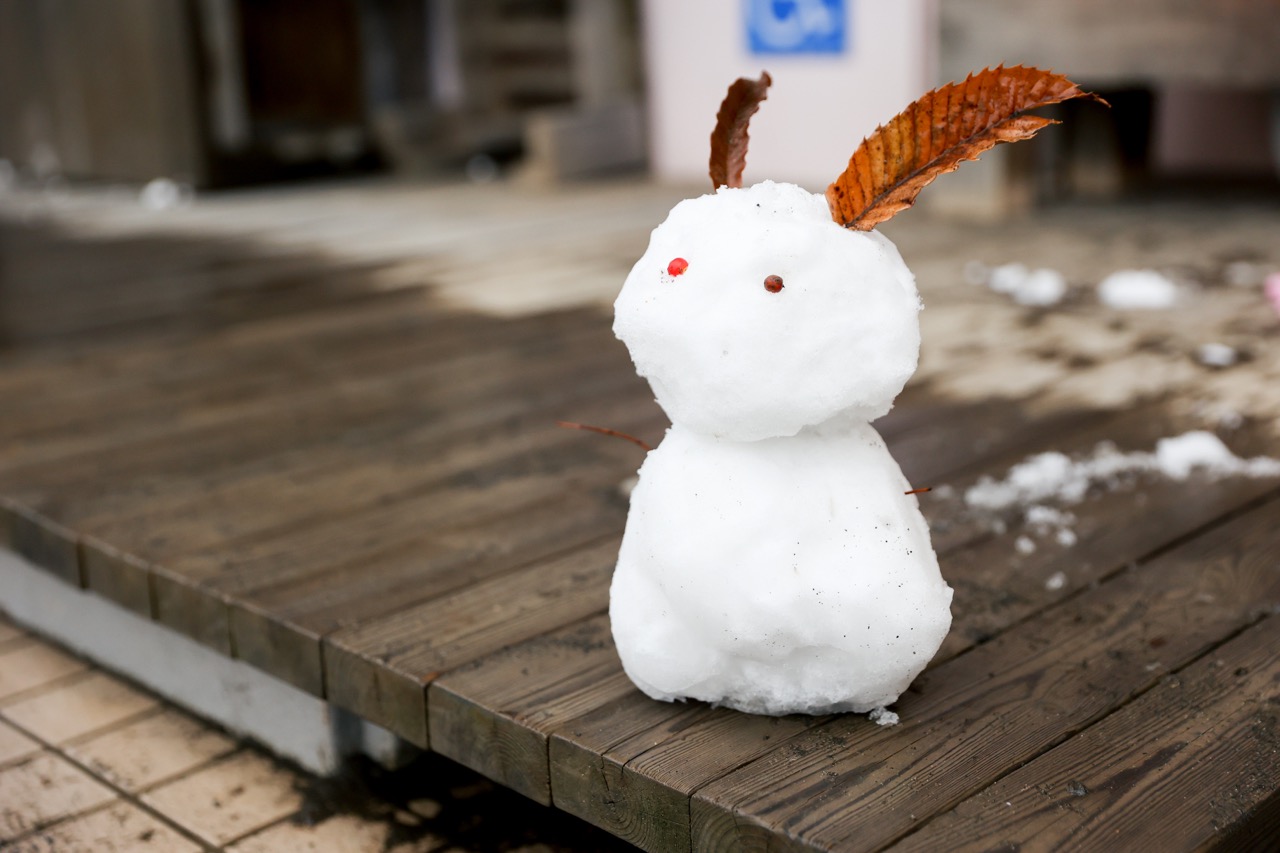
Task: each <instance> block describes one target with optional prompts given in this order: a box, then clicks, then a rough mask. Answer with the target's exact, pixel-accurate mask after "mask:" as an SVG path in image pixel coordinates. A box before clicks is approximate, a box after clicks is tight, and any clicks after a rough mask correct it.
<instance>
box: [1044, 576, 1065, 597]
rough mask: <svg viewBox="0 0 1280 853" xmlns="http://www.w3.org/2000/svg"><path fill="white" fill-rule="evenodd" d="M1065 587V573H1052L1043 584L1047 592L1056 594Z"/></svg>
mask: <svg viewBox="0 0 1280 853" xmlns="http://www.w3.org/2000/svg"><path fill="white" fill-rule="evenodd" d="M1066 585H1067V575H1066V573H1065V572H1054V573H1053V574H1051V575H1049V579H1048V580H1046V581H1045V582H1044V588H1045V589H1047V590H1048V591H1049V592H1057V591H1058V590H1060V589H1062V588H1063V587H1064V586H1066Z"/></svg>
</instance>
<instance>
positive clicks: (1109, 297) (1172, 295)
mask: <svg viewBox="0 0 1280 853" xmlns="http://www.w3.org/2000/svg"><path fill="white" fill-rule="evenodd" d="M1098 298H1099V299H1101V300H1102V302H1103V303H1104V304H1106V305H1109V306H1110V307H1112V308H1120V309H1125V310H1130V309H1138V310H1153V309H1158V308H1171V307H1173V305H1174V303H1176V302H1177V301H1178V286H1177V285H1176V284H1174V283H1173V282H1172V281H1170V280H1169V279H1168V278H1166V277H1165V276H1163V275H1161V274H1160V273H1158V272H1156V271H1155V270H1120V271H1118V272H1113V273H1112V274H1111V275H1109V276H1107V277H1106V278H1104V279H1103V280H1102V282H1101V283H1100V284H1099V285H1098Z"/></svg>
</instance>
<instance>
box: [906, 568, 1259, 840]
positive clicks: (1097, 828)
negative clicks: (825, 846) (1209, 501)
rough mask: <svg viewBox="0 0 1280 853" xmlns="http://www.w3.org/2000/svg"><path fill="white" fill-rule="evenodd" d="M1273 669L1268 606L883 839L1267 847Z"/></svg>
mask: <svg viewBox="0 0 1280 853" xmlns="http://www.w3.org/2000/svg"><path fill="white" fill-rule="evenodd" d="M1273 558H1274V559H1275V560H1277V562H1275V563H1273V565H1272V566H1271V569H1272V571H1273V572H1276V571H1280V554H1273ZM1278 674H1280V618H1277V617H1276V616H1274V615H1273V616H1268V617H1265V618H1263V619H1262V621H1261V622H1259V623H1258V624H1257V625H1254V626H1253V627H1251V628H1249V629H1247V630H1246V631H1244V632H1243V633H1242V634H1241V635H1240V636H1239V637H1236V638H1235V639H1233V640H1231V641H1230V642H1228V643H1226V644H1225V645H1223V646H1220V647H1218V648H1216V649H1213V650H1212V653H1210V654H1207V655H1205V656H1203V657H1202V658H1200V659H1199V660H1197V661H1196V662H1195V663H1194V664H1192V665H1191V666H1189V667H1187V668H1185V669H1183V670H1180V671H1179V672H1177V673H1171V674H1169V675H1166V676H1164V677H1163V678H1161V679H1160V680H1159V681H1158V682H1157V683H1156V685H1155V686H1154V687H1152V688H1151V689H1150V690H1149V691H1148V692H1147V693H1145V694H1143V695H1142V696H1141V697H1140V698H1138V699H1137V700H1135V701H1134V702H1132V703H1130V704H1129V705H1126V706H1125V707H1124V708H1122V709H1120V710H1119V711H1117V712H1116V713H1114V714H1112V715H1110V716H1108V717H1107V718H1105V719H1104V720H1102V721H1101V722H1099V723H1097V724H1096V725H1094V726H1091V727H1089V728H1088V729H1086V730H1085V731H1083V732H1081V733H1080V734H1079V735H1077V736H1076V737H1073V738H1071V739H1070V740H1068V741H1067V742H1065V743H1063V744H1062V745H1060V746H1058V747H1056V748H1055V749H1053V750H1050V751H1049V752H1047V753H1045V754H1044V755H1042V756H1041V757H1039V758H1037V759H1036V760H1035V761H1032V762H1031V763H1029V764H1027V765H1025V766H1023V767H1021V768H1019V769H1017V770H1015V771H1014V772H1013V773H1011V774H1010V775H1009V776H1006V777H1005V778H1003V779H1001V780H1000V781H999V782H997V783H996V784H995V785H992V786H991V787H989V788H987V789H985V790H983V791H981V792H979V793H977V794H975V795H974V796H972V797H970V798H969V799H967V800H965V801H964V802H962V803H960V804H959V805H957V806H956V807H955V808H954V809H952V810H951V811H949V812H947V813H945V814H942V815H940V816H939V817H937V818H935V819H933V820H931V821H929V822H928V823H926V824H925V825H924V827H923V828H921V829H920V830H918V831H916V832H914V833H912V834H911V835H909V836H907V837H906V838H905V839H903V841H901V842H900V843H898V844H895V845H894V846H893V847H892V848H891V849H892V850H894V851H895V853H907V851H921V853H924V851H933V850H955V851H978V850H987V849H990V846H991V839H993V838H1000V839H1003V840H1004V841H1005V843H1007V844H1009V845H1010V846H1016V847H1017V848H1018V849H1020V850H1025V851H1033V850H1061V849H1066V848H1068V847H1070V848H1075V849H1094V848H1096V849H1102V848H1109V849H1115V850H1123V849H1139V848H1144V847H1145V848H1148V849H1151V848H1156V847H1158V848H1159V849H1161V850H1167V851H1170V853H1173V851H1192V850H1200V849H1206V848H1209V847H1211V846H1212V847H1218V848H1219V849H1224V850H1229V849H1236V850H1243V849H1254V850H1263V849H1268V847H1270V848H1271V849H1274V845H1275V843H1276V841H1277V840H1280V835H1278V834H1277V832H1278V831H1280V811H1278V810H1277V809H1276V808H1275V803H1274V800H1275V792H1276V790H1277V788H1280V761H1278V760H1276V755H1277V752H1280V683H1278V680H1277V675H1278ZM1228 828H1230V829H1228ZM1246 840H1247V841H1248V842H1249V843H1244V842H1246Z"/></svg>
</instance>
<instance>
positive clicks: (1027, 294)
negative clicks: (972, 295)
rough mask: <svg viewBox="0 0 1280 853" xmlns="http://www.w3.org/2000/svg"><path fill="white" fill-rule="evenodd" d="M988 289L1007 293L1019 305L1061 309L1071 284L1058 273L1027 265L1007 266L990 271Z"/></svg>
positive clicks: (1015, 264)
mask: <svg viewBox="0 0 1280 853" xmlns="http://www.w3.org/2000/svg"><path fill="white" fill-rule="evenodd" d="M987 286H988V287H990V288H991V289H992V290H994V291H995V292H997V293H1004V294H1006V295H1008V296H1009V298H1011V299H1012V300H1013V301H1014V302H1016V303H1018V304H1019V305H1029V306H1036V307H1048V306H1050V305H1057V304H1058V303H1059V302H1061V301H1062V297H1063V296H1065V295H1066V293H1067V280H1066V279H1065V278H1063V276H1062V273H1060V272H1058V271H1057V270H1053V269H1047V268H1041V269H1034V270H1033V269H1028V268H1027V266H1026V265H1025V264H1018V263H1014V264H1004V265H1003V266H998V267H995V268H993V269H992V270H991V271H990V275H989V277H988V279H987Z"/></svg>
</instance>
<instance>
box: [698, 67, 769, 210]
mask: <svg viewBox="0 0 1280 853" xmlns="http://www.w3.org/2000/svg"><path fill="white" fill-rule="evenodd" d="M772 83H773V78H771V77H770V76H769V72H768V71H761V72H760V79H759V80H752V79H750V78H748V77H739V78H738V79H737V80H735V81H734V82H733V85H731V86H730V87H729V92H728V94H726V95H725V96H724V100H723V101H721V102H720V111H719V112H718V113H716V129H715V130H713V131H711V163H710V172H711V185H712V186H713V187H716V188H719V187H740V186H742V170H743V169H745V168H746V166H747V125H748V124H750V122H751V117H752V116H753V115H755V113H756V110H758V109H760V102H761V101H763V100H764V99H765V98H767V97H769V86H770V85H771V84H772Z"/></svg>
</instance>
